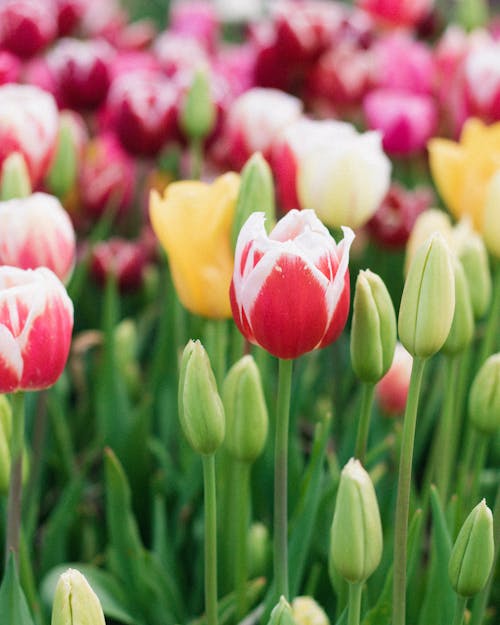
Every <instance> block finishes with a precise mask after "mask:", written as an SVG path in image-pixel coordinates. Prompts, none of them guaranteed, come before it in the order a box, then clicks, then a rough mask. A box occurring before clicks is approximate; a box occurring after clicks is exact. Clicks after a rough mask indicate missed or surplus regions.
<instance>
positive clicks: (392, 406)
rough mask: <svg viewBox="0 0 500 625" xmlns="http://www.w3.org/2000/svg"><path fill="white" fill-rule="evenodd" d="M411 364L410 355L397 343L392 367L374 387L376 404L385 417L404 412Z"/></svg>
mask: <svg viewBox="0 0 500 625" xmlns="http://www.w3.org/2000/svg"><path fill="white" fill-rule="evenodd" d="M412 364H413V358H412V356H411V355H410V353H409V352H407V351H406V349H405V348H404V347H403V346H402V345H401V343H397V344H396V350H395V351H394V358H393V361H392V365H391V366H390V368H389V371H388V372H387V373H386V374H385V375H384V377H383V378H382V379H381V380H380V382H379V383H378V384H377V387H376V397H377V401H378V404H379V406H380V408H381V410H382V412H383V413H384V414H386V415H387V416H391V417H396V416H399V415H402V414H403V413H404V411H405V408H406V400H407V399H408V390H409V388H410V376H411V368H412Z"/></svg>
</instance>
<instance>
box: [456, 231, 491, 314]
mask: <svg viewBox="0 0 500 625" xmlns="http://www.w3.org/2000/svg"><path fill="white" fill-rule="evenodd" d="M454 239H455V241H456V246H457V255H458V258H459V259H460V262H461V263H462V267H463V269H464V272H465V277H466V278H467V284H468V285H469V293H470V297H471V302H472V309H473V311H474V317H475V318H476V319H480V318H481V317H482V316H483V315H484V314H485V313H486V311H487V310H488V308H489V305H490V301H491V272H490V267H489V263H488V252H487V251H486V246H485V244H484V241H483V239H482V237H481V236H480V235H479V234H477V232H475V231H474V230H473V229H472V227H471V225H470V223H468V222H464V221H461V222H460V223H459V224H458V226H456V227H455V229H454Z"/></svg>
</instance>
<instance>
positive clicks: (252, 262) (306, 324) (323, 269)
mask: <svg viewBox="0 0 500 625" xmlns="http://www.w3.org/2000/svg"><path fill="white" fill-rule="evenodd" d="M353 238H354V234H353V232H352V231H351V230H350V229H349V228H344V239H343V240H342V241H341V242H340V244H339V245H337V244H336V243H335V240H334V239H333V237H332V236H331V235H330V233H329V232H328V230H327V228H325V226H324V225H323V224H322V223H321V222H320V221H319V219H318V218H317V217H316V215H315V213H314V211H312V210H303V211H296V210H293V211H290V212H289V213H287V214H286V215H285V217H283V218H282V219H281V220H280V221H279V222H278V223H277V224H276V226H275V227H274V228H273V230H272V231H271V233H270V234H269V235H268V234H267V232H266V230H265V227H264V213H253V214H252V215H251V216H250V217H249V218H248V220H247V221H246V222H245V224H244V226H243V228H242V229H241V231H240V234H239V237H238V241H237V244H236V253H235V268H234V274H233V280H232V283H231V288H230V299H231V308H232V311H233V317H234V319H235V322H236V325H237V326H238V328H239V329H240V331H241V332H242V334H243V335H244V336H245V338H246V339H247V340H248V341H250V342H251V343H255V344H256V345H260V346H261V347H263V348H264V349H266V350H267V351H268V352H270V353H271V354H273V355H274V356H277V357H278V358H285V359H289V358H297V357H298V356H300V355H301V354H305V353H306V352H309V351H311V350H314V349H317V348H321V347H325V346H326V345H329V344H330V343H332V342H333V341H334V340H335V339H337V338H338V336H339V335H340V333H341V332H342V330H343V328H344V326H345V323H346V320H347V316H348V312H349V293H350V284H349V269H348V261H349V248H350V245H351V242H352V240H353Z"/></svg>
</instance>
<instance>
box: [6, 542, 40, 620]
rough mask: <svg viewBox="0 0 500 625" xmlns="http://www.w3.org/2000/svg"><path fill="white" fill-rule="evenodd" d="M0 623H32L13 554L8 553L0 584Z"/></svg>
mask: <svg viewBox="0 0 500 625" xmlns="http://www.w3.org/2000/svg"><path fill="white" fill-rule="evenodd" d="M0 623H2V625H3V624H4V623H5V625H7V624H8V625H14V624H15V625H34V622H33V618H32V616H31V613H30V610H29V608H28V603H27V601H26V597H25V596H24V592H23V589H22V588H21V584H20V583H19V577H18V575H17V570H16V565H15V563H14V556H13V555H12V554H10V556H9V562H8V564H7V569H6V571H5V576H4V578H3V580H2V585H1V586H0Z"/></svg>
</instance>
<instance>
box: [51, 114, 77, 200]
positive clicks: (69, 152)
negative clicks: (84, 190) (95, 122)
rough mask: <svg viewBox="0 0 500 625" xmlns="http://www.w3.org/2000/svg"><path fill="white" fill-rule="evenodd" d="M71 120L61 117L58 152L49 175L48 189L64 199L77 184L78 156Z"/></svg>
mask: <svg viewBox="0 0 500 625" xmlns="http://www.w3.org/2000/svg"><path fill="white" fill-rule="evenodd" d="M73 125H74V121H72V120H71V118H68V117H63V116H61V122H60V125H59V133H58V136H57V145H56V152H55V154H54V159H53V161H52V165H51V166H50V169H49V171H48V174H47V179H46V183H47V187H48V189H49V191H50V192H51V193H53V194H54V195H57V197H64V196H65V195H66V194H67V193H69V192H70V191H71V189H73V187H74V186H75V183H76V177H77V169H78V154H77V146H76V142H75V135H74V132H73V128H72V126H73Z"/></svg>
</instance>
